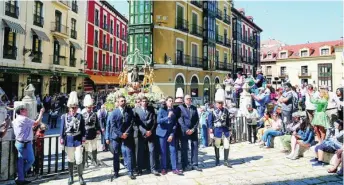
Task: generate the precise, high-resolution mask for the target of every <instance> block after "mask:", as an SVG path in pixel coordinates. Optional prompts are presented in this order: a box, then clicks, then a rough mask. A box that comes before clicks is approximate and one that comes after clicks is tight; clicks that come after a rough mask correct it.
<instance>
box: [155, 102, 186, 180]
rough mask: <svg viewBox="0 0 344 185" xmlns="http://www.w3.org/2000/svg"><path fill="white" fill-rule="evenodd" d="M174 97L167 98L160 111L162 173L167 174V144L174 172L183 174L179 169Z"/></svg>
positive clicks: (159, 134)
mask: <svg viewBox="0 0 344 185" xmlns="http://www.w3.org/2000/svg"><path fill="white" fill-rule="evenodd" d="M172 103H173V98H172V97H171V96H169V97H167V98H166V101H165V102H164V103H163V106H162V107H161V108H160V109H159V111H158V126H157V128H156V135H157V136H158V138H159V143H160V153H161V174H162V175H166V174H167V165H166V161H167V159H166V158H167V153H168V152H167V146H168V149H169V151H170V161H171V166H172V172H173V173H174V174H176V175H181V174H182V172H181V171H179V170H178V169H177V159H176V158H177V156H176V139H175V132H176V128H177V124H176V121H177V120H176V115H175V113H174V109H173V105H172Z"/></svg>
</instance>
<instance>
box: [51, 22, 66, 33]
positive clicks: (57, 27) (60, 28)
mask: <svg viewBox="0 0 344 185" xmlns="http://www.w3.org/2000/svg"><path fill="white" fill-rule="evenodd" d="M51 31H52V32H58V33H61V34H63V35H68V27H67V26H66V25H63V24H60V23H58V22H52V23H51Z"/></svg>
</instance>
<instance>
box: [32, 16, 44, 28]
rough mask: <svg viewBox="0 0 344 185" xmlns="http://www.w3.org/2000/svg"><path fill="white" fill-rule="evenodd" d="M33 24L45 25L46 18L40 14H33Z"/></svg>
mask: <svg viewBox="0 0 344 185" xmlns="http://www.w3.org/2000/svg"><path fill="white" fill-rule="evenodd" d="M33 24H34V25H36V26H39V27H43V25H44V18H43V17H41V16H40V15H36V14H33Z"/></svg>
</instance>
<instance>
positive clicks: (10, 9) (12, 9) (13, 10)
mask: <svg viewBox="0 0 344 185" xmlns="http://www.w3.org/2000/svg"><path fill="white" fill-rule="evenodd" d="M5 15H7V16H10V17H14V18H18V17H19V7H18V6H17V5H14V4H12V3H11V2H6V4H5Z"/></svg>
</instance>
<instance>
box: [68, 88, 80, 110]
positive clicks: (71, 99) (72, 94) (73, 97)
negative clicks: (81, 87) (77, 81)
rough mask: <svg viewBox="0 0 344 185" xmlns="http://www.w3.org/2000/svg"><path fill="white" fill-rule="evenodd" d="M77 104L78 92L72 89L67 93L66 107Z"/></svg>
mask: <svg viewBox="0 0 344 185" xmlns="http://www.w3.org/2000/svg"><path fill="white" fill-rule="evenodd" d="M78 105H79V99H78V93H77V92H76V91H72V92H70V94H69V98H68V102H67V107H73V106H78Z"/></svg>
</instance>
